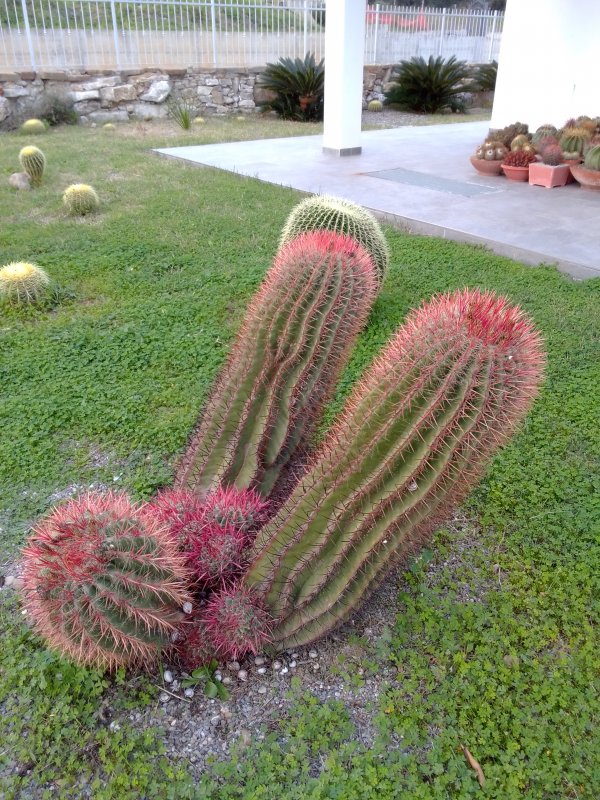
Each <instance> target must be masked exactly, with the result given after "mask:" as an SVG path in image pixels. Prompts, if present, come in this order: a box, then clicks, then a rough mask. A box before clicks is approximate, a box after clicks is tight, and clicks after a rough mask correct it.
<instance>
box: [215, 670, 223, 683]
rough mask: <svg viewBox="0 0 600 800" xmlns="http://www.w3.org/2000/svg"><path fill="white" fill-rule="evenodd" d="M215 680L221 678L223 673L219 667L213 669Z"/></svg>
mask: <svg viewBox="0 0 600 800" xmlns="http://www.w3.org/2000/svg"><path fill="white" fill-rule="evenodd" d="M215 680H216V681H221V680H223V673H222V672H221V670H220V669H217V670H215Z"/></svg>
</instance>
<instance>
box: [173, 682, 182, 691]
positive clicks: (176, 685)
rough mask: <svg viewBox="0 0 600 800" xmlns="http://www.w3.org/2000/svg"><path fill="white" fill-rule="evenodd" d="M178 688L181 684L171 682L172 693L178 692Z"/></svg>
mask: <svg viewBox="0 0 600 800" xmlns="http://www.w3.org/2000/svg"><path fill="white" fill-rule="evenodd" d="M180 686H181V683H180V682H179V681H173V685H172V686H171V689H173V691H174V692H177V691H178V690H179V687H180Z"/></svg>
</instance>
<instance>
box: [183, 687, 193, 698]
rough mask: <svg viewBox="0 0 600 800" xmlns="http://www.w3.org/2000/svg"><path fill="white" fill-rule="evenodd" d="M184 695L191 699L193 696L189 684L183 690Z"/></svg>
mask: <svg viewBox="0 0 600 800" xmlns="http://www.w3.org/2000/svg"><path fill="white" fill-rule="evenodd" d="M184 695H185V696H186V697H188V698H189V699H190V700H191V699H192V697H193V696H194V690H193V689H192V687H191V686H188V688H187V689H186V690H185V691H184Z"/></svg>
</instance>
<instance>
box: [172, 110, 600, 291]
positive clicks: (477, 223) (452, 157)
mask: <svg viewBox="0 0 600 800" xmlns="http://www.w3.org/2000/svg"><path fill="white" fill-rule="evenodd" d="M487 130H488V123H487V122H468V123H459V124H454V125H431V126H427V127H414V128H410V127H404V128H393V129H386V130H376V131H365V132H363V135H362V138H363V142H362V145H363V151H362V154H361V155H359V156H349V157H346V158H339V157H337V156H331V155H324V154H323V153H322V151H321V146H322V137H321V136H304V137H294V138H289V139H267V140H264V139H263V140H258V141H251V142H234V143H230V144H214V145H195V146H193V145H192V146H189V147H172V148H164V149H160V150H157V152H158V153H161V154H162V155H165V156H170V157H174V158H182V159H185V160H187V161H191V162H194V163H197V164H203V165H206V166H211V167H218V168H219V169H225V170H228V171H231V172H237V173H239V174H240V175H247V176H250V177H253V178H258V179H260V180H263V181H266V182H268V183H275V184H279V185H283V186H290V187H292V188H294V189H299V190H301V191H304V192H312V193H320V194H334V195H338V196H341V197H345V198H348V199H349V200H354V201H355V202H356V203H360V204H361V205H363V206H365V207H367V208H370V209H372V210H373V211H374V212H375V213H377V215H378V216H380V217H382V218H384V219H386V220H387V221H388V222H390V223H392V224H394V223H396V224H401V225H402V226H403V227H408V229H409V230H411V231H414V232H415V233H423V234H429V235H434V236H441V237H444V238H448V239H455V240H458V241H462V242H471V243H475V244H484V245H486V246H487V247H489V248H490V249H492V250H493V251H494V252H496V253H500V254H501V255H506V256H509V257H510V258H514V259H517V260H519V261H524V262H525V263H527V264H540V263H546V264H556V265H557V267H558V268H559V269H560V270H561V271H563V272H565V273H567V274H569V275H571V276H572V277H574V278H578V279H582V278H591V277H600V192H590V191H585V190H583V189H581V188H580V187H579V185H578V184H570V185H568V186H565V187H561V188H555V189H543V188H541V187H538V186H529V185H528V184H526V183H515V182H513V181H509V180H507V179H506V178H504V177H499V178H485V177H481V176H479V175H478V174H477V173H476V172H475V170H474V169H473V167H472V166H471V164H470V162H469V156H470V155H472V153H473V152H474V150H475V148H476V146H477V145H478V144H479V143H480V142H481V141H482V140H483V139H484V138H485V136H486V134H487Z"/></svg>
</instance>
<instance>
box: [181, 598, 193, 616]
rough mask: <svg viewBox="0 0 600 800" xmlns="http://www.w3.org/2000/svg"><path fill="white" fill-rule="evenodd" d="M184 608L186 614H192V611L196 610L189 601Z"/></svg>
mask: <svg viewBox="0 0 600 800" xmlns="http://www.w3.org/2000/svg"><path fill="white" fill-rule="evenodd" d="M182 608H183V613H184V614H191V613H192V611H193V610H194V606H193V605H192V604H191V603H190V602H189V600H188V601H187V603H184V604H183V606H182Z"/></svg>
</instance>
